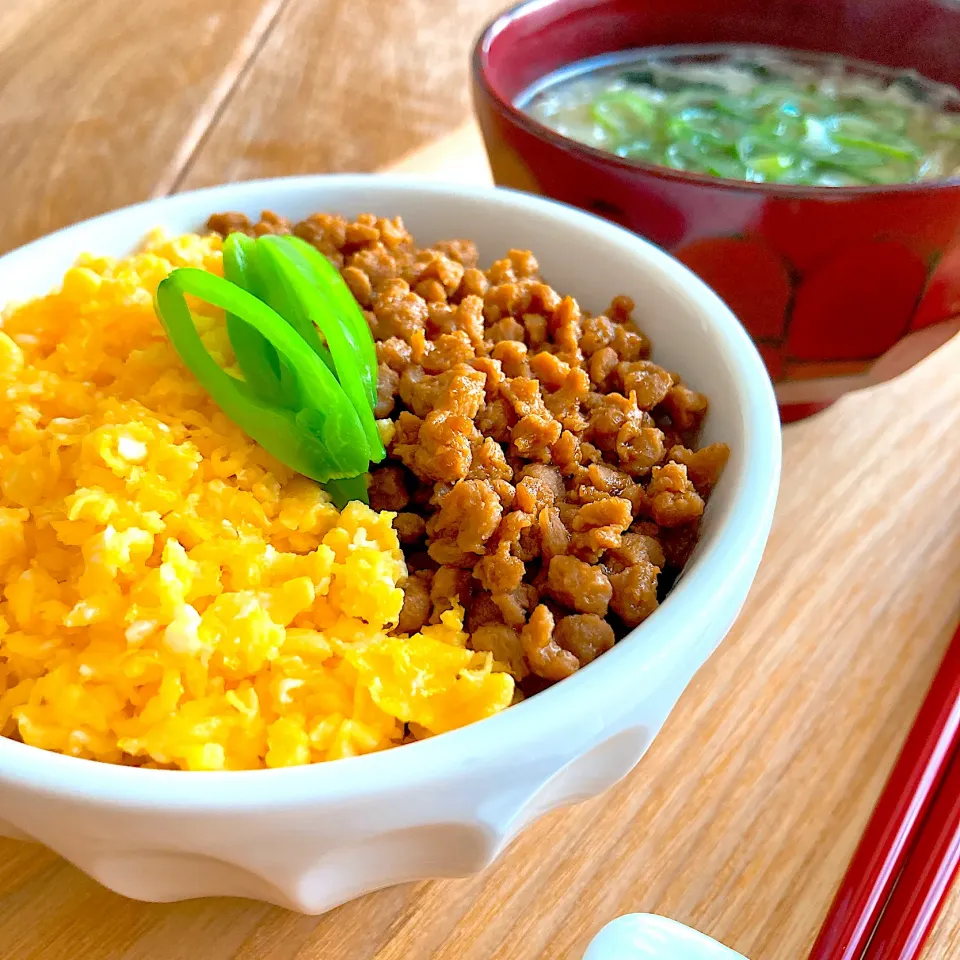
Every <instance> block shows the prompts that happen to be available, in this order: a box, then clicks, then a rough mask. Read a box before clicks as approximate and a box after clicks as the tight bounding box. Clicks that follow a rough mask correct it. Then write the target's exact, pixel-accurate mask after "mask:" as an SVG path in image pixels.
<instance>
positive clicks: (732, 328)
mask: <svg viewBox="0 0 960 960" xmlns="http://www.w3.org/2000/svg"><path fill="white" fill-rule="evenodd" d="M356 188H363V189H364V190H365V191H370V192H372V193H373V194H375V193H376V192H377V191H378V190H381V189H382V190H383V191H391V192H393V193H396V194H399V195H400V196H399V198H398V199H397V200H396V204H397V206H398V207H399V206H401V205H402V204H403V202H404V200H405V199H406V198H416V197H417V196H422V195H424V194H428V195H432V196H439V197H447V198H451V199H453V200H456V199H465V200H467V201H468V202H475V203H479V202H482V203H483V204H484V205H487V206H489V205H492V206H494V207H497V206H499V207H501V208H507V207H510V208H519V209H521V210H524V211H527V212H528V213H529V214H530V215H531V216H532V217H534V218H537V217H539V218H542V219H546V220H550V221H552V225H553V226H555V227H556V228H557V229H558V230H561V229H562V230H564V231H566V232H570V233H575V234H577V235H578V236H580V237H581V238H583V235H584V234H586V235H588V236H592V237H593V238H598V239H601V240H602V241H604V242H606V243H612V244H616V245H617V246H619V247H621V248H626V249H628V250H629V251H630V255H631V256H633V257H635V258H637V259H640V260H646V261H647V262H649V263H650V264H651V266H652V267H653V268H654V269H655V270H656V271H657V272H658V273H659V274H660V275H661V276H663V277H664V279H665V280H667V281H668V282H669V283H670V284H671V286H673V287H674V288H675V289H676V288H679V289H682V290H683V292H684V295H685V296H687V297H689V298H691V299H693V300H694V301H695V307H696V310H697V312H698V313H699V314H700V315H701V316H702V318H703V319H704V321H705V322H706V323H707V324H709V326H710V328H711V329H712V330H713V332H714V336H713V338H712V339H711V342H712V343H714V344H715V345H716V349H717V352H718V354H719V355H721V356H723V357H724V359H725V360H726V361H727V363H728V364H729V365H730V369H731V371H732V378H733V382H734V384H735V387H736V390H737V408H738V411H739V415H740V418H741V422H742V425H743V446H744V449H743V456H742V464H741V468H740V473H739V475H738V476H737V478H736V479H737V481H738V482H737V487H736V488H735V490H734V493H733V496H732V498H731V502H730V505H729V507H728V515H727V517H726V520H725V521H724V522H723V523H722V524H720V525H718V526H717V527H716V528H715V536H714V542H713V543H712V544H711V545H710V546H709V548H707V549H705V550H704V551H703V552H702V553H701V554H700V555H699V556H698V557H696V558H695V559H694V560H693V562H692V563H691V564H690V565H689V566H688V568H687V569H686V570H685V572H684V576H683V577H682V578H681V579H680V580H679V581H678V582H677V584H676V585H675V586H674V588H673V589H672V590H671V592H670V594H669V595H668V597H667V599H666V600H665V601H664V603H663V604H662V605H661V606H660V607H659V608H658V609H657V611H656V612H655V613H654V614H653V615H652V616H651V617H650V618H649V619H648V620H647V621H645V622H644V624H641V626H640V627H638V628H636V629H635V630H633V631H631V632H630V633H629V634H627V636H626V637H624V638H623V640H622V641H621V642H620V643H618V644H617V645H616V646H615V647H614V648H613V649H612V650H610V651H608V652H607V653H606V654H605V655H604V656H603V657H600V658H598V659H597V660H596V661H594V662H593V663H591V664H589V665H588V666H587V667H585V668H583V669H581V670H579V671H577V673H575V674H574V675H573V676H572V677H570V678H568V679H567V680H565V681H564V683H562V684H555V685H554V686H552V687H549V688H548V689H546V690H544V691H542V692H541V693H539V694H537V696H535V697H531V698H530V699H529V700H526V701H523V702H521V703H519V704H516V705H515V706H512V707H510V708H509V709H508V710H504V711H502V712H501V713H499V714H496V715H494V716H492V717H488V718H486V719H484V720H480V721H477V722H475V723H472V724H468V725H467V726H465V727H461V728H458V729H455V730H452V731H449V732H447V733H445V734H443V735H439V736H435V737H431V738H429V739H427V740H423V741H418V742H415V743H411V744H405V745H404V746H403V748H402V749H388V750H384V751H381V752H379V753H372V754H365V755H363V756H357V757H349V758H344V759H341V760H338V761H332V762H330V761H328V762H321V763H314V764H306V765H302V766H297V767H285V768H274V769H257V770H239V771H183V770H154V769H142V768H137V767H126V766H121V765H116V764H110V763H104V762H101V761H97V760H88V759H82V758H78V757H71V756H67V755H64V754H59V753H55V752H52V751H47V750H44V749H42V748H38V747H33V746H29V745H26V744H23V743H21V742H19V741H15V740H12V739H9V738H6V737H0V792H2V791H3V790H4V789H5V788H10V787H12V788H14V789H17V790H20V791H27V792H30V793H31V794H34V795H39V796H63V795H64V794H68V795H70V796H71V797H72V798H74V799H76V800H82V801H83V802H85V803H88V804H94V805H98V806H110V807H115V808H116V807H123V808H124V809H140V810H160V809H164V810H168V811H170V810H208V811H209V810H215V809H218V808H224V807H230V808H231V809H250V808H255V807H262V806H263V805H264V804H269V805H270V806H271V808H274V809H276V808H281V807H286V806H294V805H296V804H298V803H302V802H314V803H315V802H318V801H320V800H323V801H336V800H341V799H344V798H349V799H351V800H354V801H355V800H357V799H358V798H361V797H374V796H382V794H383V791H384V786H383V785H384V783H388V784H391V785H398V786H399V785H404V784H406V785H409V784H410V783H415V782H420V783H431V782H432V783H434V784H440V783H444V782H447V781H449V779H450V777H451V774H453V773H455V772H457V771H461V772H470V771H471V770H474V769H475V768H477V766H478V765H480V764H484V763H486V764H489V763H491V762H492V761H493V759H494V758H495V755H496V754H497V753H499V743H501V742H504V741H505V740H510V741H512V742H513V743H514V745H515V746H516V745H523V744H530V745H531V746H532V745H537V746H538V748H540V749H543V747H544V744H548V743H549V734H550V731H551V723H550V717H551V715H552V714H554V711H555V709H556V705H557V704H558V703H560V705H561V709H562V707H563V704H562V701H561V700H560V698H562V697H567V698H568V700H570V701H571V702H573V700H572V698H573V697H574V696H579V697H580V701H579V702H580V703H581V704H582V705H583V706H582V708H581V711H580V713H579V714H578V720H582V722H583V725H584V727H585V728H589V727H590V726H591V724H593V725H598V724H599V721H598V718H597V717H596V715H595V711H591V709H590V704H591V702H592V701H593V700H594V698H597V697H600V698H602V697H603V690H604V687H607V688H609V687H610V686H611V685H615V684H616V682H617V680H618V678H619V679H620V682H621V683H622V682H623V680H622V677H623V673H624V671H623V670H622V667H623V666H624V665H625V664H626V663H627V661H628V659H629V658H631V657H632V658H633V659H634V660H635V661H642V662H643V663H644V665H645V666H650V665H651V661H656V657H653V658H651V657H650V656H649V655H647V654H646V652H645V650H644V648H643V646H640V645H638V644H637V642H636V640H634V642H633V643H630V642H629V641H630V640H631V638H633V637H634V636H635V635H636V634H638V633H641V634H643V635H644V638H645V639H647V640H648V641H649V639H650V638H651V637H652V636H653V635H654V634H655V632H656V633H660V634H662V635H667V634H670V635H671V636H672V635H673V634H674V633H675V634H676V635H677V636H679V637H685V638H686V646H687V647H689V646H692V645H693V644H695V643H696V641H697V639H698V637H699V634H700V633H701V632H702V631H703V630H707V629H708V628H709V623H710V621H711V619H712V614H713V613H714V612H715V608H714V604H713V603H711V602H708V600H710V599H713V600H722V599H723V597H724V596H725V595H726V594H727V593H730V592H733V591H734V590H735V589H736V587H737V586H738V583H739V581H738V574H739V573H740V572H741V571H743V570H745V568H748V567H749V565H750V564H751V562H752V563H753V564H754V565H755V563H756V562H757V561H758V560H759V555H760V551H761V550H762V548H763V545H764V544H765V542H766V538H767V535H768V533H769V529H770V525H771V522H772V519H773V510H774V506H775V504H776V498H777V491H778V487H779V478H780V462H781V446H780V420H779V415H778V411H777V405H776V400H775V397H774V392H773V387H772V385H771V383H770V380H769V377H768V376H767V373H766V369H765V367H764V366H763V361H762V360H761V358H760V355H759V353H758V352H757V350H756V348H755V346H754V345H753V342H752V341H751V340H750V338H749V336H748V335H747V333H746V331H745V330H744V329H743V327H742V326H741V325H740V323H739V321H738V320H737V319H736V318H735V317H734V315H733V313H732V312H731V311H730V310H729V308H728V307H727V306H726V305H725V304H724V303H723V301H722V300H721V299H720V298H719V297H718V296H717V295H716V294H715V293H714V292H713V291H712V290H711V289H710V288H709V287H708V286H707V285H706V284H705V283H704V282H703V281H702V280H700V279H699V278H698V277H696V276H695V275H694V274H693V273H692V272H691V271H690V270H689V269H688V268H686V267H685V266H683V265H682V264H681V263H679V261H677V260H675V259H674V258H673V257H671V256H669V255H668V254H667V253H666V252H664V251H663V250H661V249H660V248H659V247H657V246H655V245H654V244H652V243H650V242H649V241H646V240H644V239H643V238H641V237H638V236H637V235H636V234H634V233H632V232H630V231H628V230H625V229H624V228H622V227H619V226H617V225H615V224H613V223H610V222H609V221H606V220H604V219H602V218H600V217H596V216H594V215H592V214H589V213H587V212H585V211H583V210H580V209H578V208H576V207H573V206H569V205H567V204H564V203H560V202H558V201H555V200H550V199H547V198H543V197H538V196H535V195H532V194H527V193H522V192H520V191H515V190H507V189H504V188H500V187H477V186H469V185H459V184H454V183H444V182H432V181H427V180H422V179H418V178H416V177H409V176H394V175H389V174H333V175H325V174H317V175H306V176H297V177H278V178H268V179H260V180H250V181H242V182H239V183H228V184H222V185H219V186H214V187H207V188H203V189H199V190H194V191H189V192H186V193H181V194H175V195H173V196H165V197H160V198H154V199H152V200H147V201H144V202H142V203H138V204H134V205H130V206H127V207H122V208H119V209H117V210H114V211H111V212H108V213H105V214H101V215H100V216H97V217H92V218H89V219H87V220H84V221H81V222H79V223H76V224H73V225H72V226H68V227H65V228H63V229H61V230H58V231H56V232H54V233H51V234H48V235H46V236H44V237H41V238H40V239H37V240H34V241H32V242H31V243H29V244H27V245H25V246H22V247H20V248H18V249H15V250H13V251H10V252H9V253H7V254H5V255H4V256H2V257H0V267H6V268H7V269H9V268H10V267H14V268H15V267H17V266H19V265H20V264H21V263H27V262H29V261H30V260H32V259H33V258H35V257H38V256H42V255H44V253H45V252H46V251H47V249H48V248H50V249H52V250H58V249H60V248H61V247H62V246H63V245H64V244H65V243H67V242H68V241H70V240H72V239H73V238H74V236H75V235H76V236H77V237H78V238H79V237H82V235H83V234H84V233H86V232H87V231H89V230H90V229H91V228H95V227H102V226H104V225H106V224H107V223H109V222H110V221H113V220H116V221H118V223H120V224H121V225H122V224H123V223H124V222H128V223H129V224H134V223H136V224H139V226H138V229H140V228H142V232H143V233H144V234H146V233H147V232H148V231H149V230H150V229H152V228H153V227H155V226H157V225H158V223H160V222H162V218H163V217H164V214H165V213H166V214H168V215H170V214H175V213H176V212H180V213H183V212H185V211H189V210H191V209H192V208H193V207H195V206H202V207H203V209H204V210H206V211H214V210H217V209H230V208H232V209H237V208H238V207H240V206H241V204H245V205H246V206H248V207H253V206H259V205H260V204H261V203H263V202H264V201H265V200H266V198H267V196H269V197H270V198H271V199H272V200H273V201H274V202H277V203H278V205H279V203H280V202H282V201H284V200H285V199H290V198H293V199H294V200H296V199H297V198H300V199H303V198H306V197H309V196H311V195H319V198H320V199H319V200H318V202H331V201H332V202H334V203H335V198H334V197H329V199H324V197H323V195H324V193H325V192H326V193H328V194H329V192H330V191H336V190H338V189H342V190H344V191H349V190H350V189H356ZM245 198H246V199H245ZM377 202H381V201H379V200H378V199H377V197H376V196H375V195H374V196H373V197H372V200H371V203H372V204H375V203H377ZM148 214H149V215H150V217H152V219H150V217H148V216H147V215H148ZM141 221H143V222H142V223H141ZM148 221H149V222H148ZM82 245H83V241H82V240H80V239H78V240H77V243H76V247H75V250H76V253H75V254H74V255H79V253H81V252H82ZM731 479H732V478H731ZM748 572H749V575H750V576H751V577H752V571H748ZM647 646H650V644H649V642H648V644H647ZM684 649H685V648H684V643H683V642H677V643H674V644H672V645H671V646H670V649H669V656H670V662H671V663H673V662H676V660H677V659H679V658H682V657H683V654H684ZM645 656H646V659H644V658H645ZM666 659H667V658H666V657H662V658H661V660H664V661H665V660H666ZM653 666H660V667H662V666H663V664H662V663H657V662H654V663H653ZM699 666H700V662H698V663H697V667H699ZM635 675H636V674H634V676H635ZM592 714H593V715H592ZM505 725H509V726H505ZM598 729H599V726H598ZM504 734H506V737H504ZM498 735H499V736H498ZM408 761H412V762H408Z"/></svg>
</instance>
